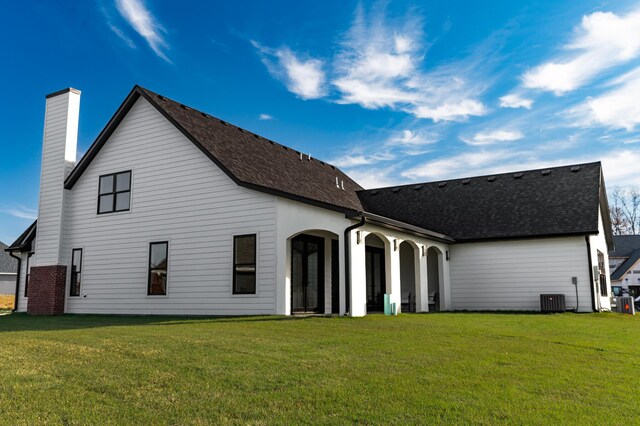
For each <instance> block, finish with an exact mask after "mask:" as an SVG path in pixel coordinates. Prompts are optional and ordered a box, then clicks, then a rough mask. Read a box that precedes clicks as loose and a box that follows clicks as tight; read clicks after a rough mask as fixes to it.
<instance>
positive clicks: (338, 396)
mask: <svg viewBox="0 0 640 426" xmlns="http://www.w3.org/2000/svg"><path fill="white" fill-rule="evenodd" d="M0 360H1V362H2V367H1V368H0V423H5V424H25V425H32V424H42V423H49V424H154V425H156V424H158V425H162V424H180V425H182V424H292V425H293V424H296V425H297V424H345V423H363V424H434V423H447V424H461V423H462V424H496V423H500V424H504V423H510V424H633V423H636V424H637V423H639V422H640V404H639V403H638V398H637V397H638V395H640V386H639V385H638V381H639V377H640V317H631V316H623V315H619V314H589V315H576V314H562V315H534V314H483V313H441V314H427V315H419V314H413V315H411V314H405V315H400V316H398V317H384V316H381V315H371V316H368V317H366V318H297V319H287V318H283V317H246V318H226V319H223V318H167V317H115V316H79V315H68V316H63V317H31V316H26V315H20V314H13V315H5V316H0Z"/></svg>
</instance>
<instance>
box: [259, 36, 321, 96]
mask: <svg viewBox="0 0 640 426" xmlns="http://www.w3.org/2000/svg"><path fill="white" fill-rule="evenodd" d="M251 44H253V46H254V47H255V48H256V49H258V51H259V52H260V54H261V56H262V62H263V63H264V64H265V65H266V66H267V69H268V70H269V72H270V73H271V74H272V75H273V76H274V77H276V78H278V79H280V80H282V81H284V83H285V85H286V86H287V89H289V91H290V92H292V93H294V94H296V95H298V96H299V97H300V98H302V99H317V98H321V97H323V96H324V95H325V94H326V88H325V83H326V75H325V73H324V70H323V66H324V64H323V62H322V61H320V60H318V59H306V60H303V59H300V58H298V56H296V54H294V53H293V52H292V51H291V49H289V48H288V47H286V46H285V47H281V48H279V49H271V48H268V47H265V46H262V45H261V44H260V43H258V42H257V41H252V42H251Z"/></svg>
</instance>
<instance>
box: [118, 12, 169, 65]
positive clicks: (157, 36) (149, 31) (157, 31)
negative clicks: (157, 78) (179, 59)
mask: <svg viewBox="0 0 640 426" xmlns="http://www.w3.org/2000/svg"><path fill="white" fill-rule="evenodd" d="M116 8H117V9H118V12H120V15H122V17H123V18H124V19H125V20H126V21H127V22H128V23H129V25H131V27H132V28H133V29H134V30H135V31H136V32H137V33H138V34H139V35H140V36H141V37H142V38H144V39H145V40H146V41H147V43H148V44H149V47H151V49H152V50H153V51H154V52H155V54H156V55H158V56H159V57H160V58H162V59H164V60H165V61H167V62H171V60H170V59H169V58H168V57H167V55H166V54H165V53H164V51H163V49H168V48H169V45H168V44H167V42H166V40H165V39H164V36H163V33H166V30H165V29H164V27H162V25H160V23H159V22H158V21H157V19H156V18H155V17H154V16H153V15H152V14H151V12H150V11H149V9H147V7H146V6H145V5H144V3H143V2H142V0H116ZM116 34H117V33H116Z"/></svg>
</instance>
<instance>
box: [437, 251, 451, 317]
mask: <svg viewBox="0 0 640 426" xmlns="http://www.w3.org/2000/svg"><path fill="white" fill-rule="evenodd" d="M448 249H449V247H445V249H444V250H445V252H444V254H440V255H439V257H440V259H441V261H440V262H439V263H440V272H441V273H440V275H439V278H440V288H441V289H442V301H441V302H440V306H441V309H442V310H443V311H450V310H451V275H450V273H449V266H450V265H451V262H450V261H449V260H447V255H446V253H447V251H448Z"/></svg>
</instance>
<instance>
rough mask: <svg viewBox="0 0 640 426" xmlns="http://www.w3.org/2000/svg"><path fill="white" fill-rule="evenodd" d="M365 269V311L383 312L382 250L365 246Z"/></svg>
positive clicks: (383, 275)
mask: <svg viewBox="0 0 640 426" xmlns="http://www.w3.org/2000/svg"><path fill="white" fill-rule="evenodd" d="M365 262H366V263H365V267H366V274H367V278H366V285H367V311H368V312H382V311H383V310H384V293H385V291H386V287H387V286H386V280H385V270H384V249H382V248H377V247H370V246H367V247H366V248H365Z"/></svg>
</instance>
